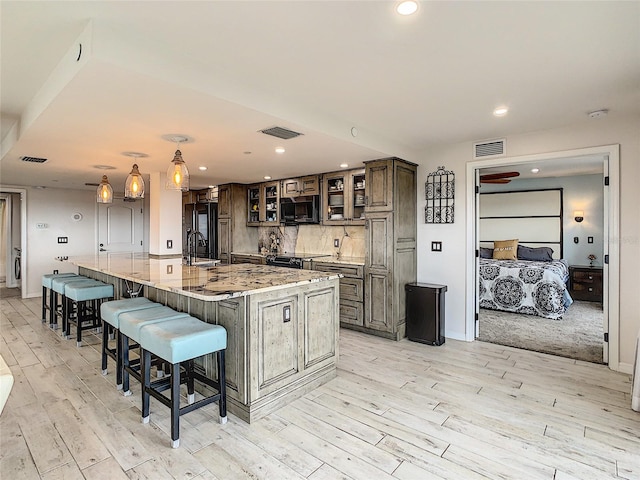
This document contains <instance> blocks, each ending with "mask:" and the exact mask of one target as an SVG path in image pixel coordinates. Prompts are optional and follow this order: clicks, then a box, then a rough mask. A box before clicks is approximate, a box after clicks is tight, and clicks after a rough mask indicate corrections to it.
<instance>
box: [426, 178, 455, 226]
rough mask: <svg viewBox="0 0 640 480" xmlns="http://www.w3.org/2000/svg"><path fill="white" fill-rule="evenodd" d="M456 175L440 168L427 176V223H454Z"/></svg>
mask: <svg viewBox="0 0 640 480" xmlns="http://www.w3.org/2000/svg"><path fill="white" fill-rule="evenodd" d="M455 181H456V175H455V174H454V173H453V172H451V171H449V170H445V169H444V167H438V169H437V170H436V171H435V172H431V173H430V174H429V175H427V181H426V183H425V184H424V188H425V195H426V198H427V205H426V206H425V207H424V222H425V223H453V203H454V197H455Z"/></svg>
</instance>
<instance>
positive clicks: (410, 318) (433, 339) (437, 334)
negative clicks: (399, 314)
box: [404, 283, 447, 345]
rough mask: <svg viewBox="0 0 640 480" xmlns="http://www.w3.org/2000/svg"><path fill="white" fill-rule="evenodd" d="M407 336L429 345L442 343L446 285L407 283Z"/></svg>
mask: <svg viewBox="0 0 640 480" xmlns="http://www.w3.org/2000/svg"><path fill="white" fill-rule="evenodd" d="M404 288H405V292H406V294H407V297H406V307H407V320H406V321H407V337H408V338H409V340H412V341H414V342H420V343H427V344H429V345H442V344H443V343H444V293H445V292H446V291H447V286H446V285H436V284H433V283H407V284H406V285H405V287H404Z"/></svg>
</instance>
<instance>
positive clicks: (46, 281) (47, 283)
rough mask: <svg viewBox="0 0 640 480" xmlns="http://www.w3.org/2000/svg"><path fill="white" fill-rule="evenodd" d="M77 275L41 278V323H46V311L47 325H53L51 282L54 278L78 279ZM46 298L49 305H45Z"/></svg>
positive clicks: (52, 275) (66, 274)
mask: <svg viewBox="0 0 640 480" xmlns="http://www.w3.org/2000/svg"><path fill="white" fill-rule="evenodd" d="M79 276H80V275H78V274H77V273H49V274H46V275H43V276H42V323H44V322H46V321H47V310H49V325H53V309H54V308H55V307H54V298H53V297H54V292H53V290H52V289H51V282H52V281H53V280H54V279H55V278H68V277H79ZM47 296H48V297H49V303H48V304H47Z"/></svg>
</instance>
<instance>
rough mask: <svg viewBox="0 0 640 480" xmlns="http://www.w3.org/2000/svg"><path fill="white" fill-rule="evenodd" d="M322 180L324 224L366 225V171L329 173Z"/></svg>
mask: <svg viewBox="0 0 640 480" xmlns="http://www.w3.org/2000/svg"><path fill="white" fill-rule="evenodd" d="M322 178H323V182H322V186H323V195H322V223H323V224H325V225H347V224H348V225H364V221H365V219H364V210H365V194H364V192H365V171H364V169H358V170H347V171H341V172H334V173H327V174H324V175H323V177H322Z"/></svg>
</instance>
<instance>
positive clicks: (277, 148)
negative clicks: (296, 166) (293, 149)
mask: <svg viewBox="0 0 640 480" xmlns="http://www.w3.org/2000/svg"><path fill="white" fill-rule="evenodd" d="M276 153H284V148H283V147H276Z"/></svg>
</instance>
